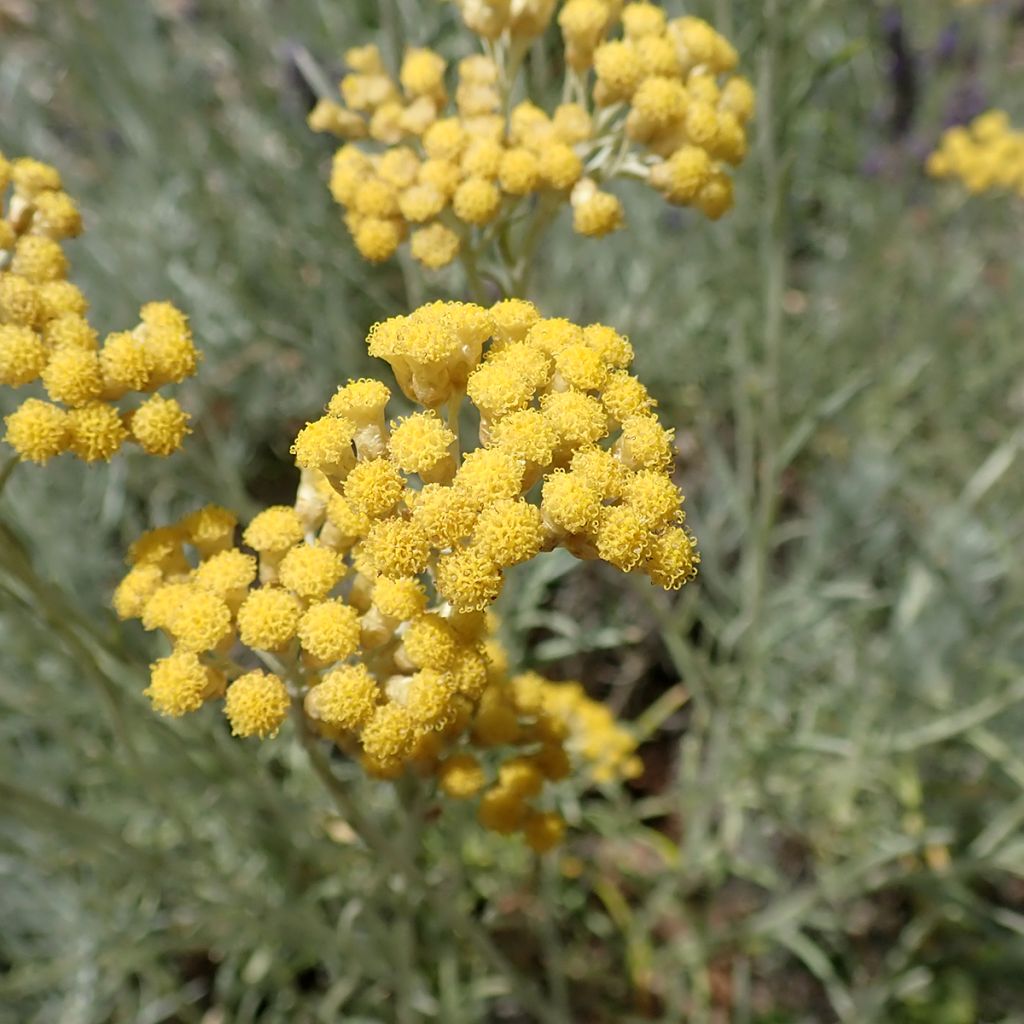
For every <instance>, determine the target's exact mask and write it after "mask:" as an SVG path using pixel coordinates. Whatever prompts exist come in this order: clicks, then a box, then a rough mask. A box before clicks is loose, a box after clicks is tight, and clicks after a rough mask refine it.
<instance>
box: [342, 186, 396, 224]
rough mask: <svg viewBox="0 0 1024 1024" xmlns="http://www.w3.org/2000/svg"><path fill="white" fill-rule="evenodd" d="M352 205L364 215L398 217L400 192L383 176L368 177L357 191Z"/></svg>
mask: <svg viewBox="0 0 1024 1024" xmlns="http://www.w3.org/2000/svg"><path fill="white" fill-rule="evenodd" d="M352 207H353V209H354V210H355V211H356V213H359V214H361V215H362V216H364V217H384V218H386V217H396V216H398V193H397V192H396V191H395V189H394V188H393V187H392V186H391V185H389V184H388V183H387V182H386V181H384V180H382V179H381V178H368V179H367V180H366V181H364V182H363V183H362V184H361V185H360V186H359V188H358V190H357V191H356V197H355V202H354V203H353V204H352Z"/></svg>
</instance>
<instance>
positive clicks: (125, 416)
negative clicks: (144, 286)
mask: <svg viewBox="0 0 1024 1024" xmlns="http://www.w3.org/2000/svg"><path fill="white" fill-rule="evenodd" d="M9 186H10V188H11V194H10V198H9V200H8V202H7V203H6V204H4V202H3V196H4V193H6V192H7V190H8V187H9ZM81 228H82V222H81V217H80V215H79V212H78V208H77V206H76V205H75V203H74V201H73V200H72V199H71V197H70V196H68V194H67V193H66V192H64V191H63V189H62V187H61V179H60V174H59V173H58V172H57V171H56V169H54V168H53V167H51V166H49V165H48V164H44V163H40V162H39V161H37V160H32V159H29V158H22V159H18V160H13V161H8V160H7V159H5V158H4V157H3V156H2V155H0V385H5V386H7V387H11V388H21V387H24V386H27V385H33V384H36V383H37V382H38V383H40V384H41V385H42V390H43V392H44V393H45V394H46V398H47V399H48V400H44V399H43V398H40V397H30V398H27V399H25V400H24V401H23V402H22V404H21V405H20V406H19V407H18V408H17V409H16V410H15V411H14V412H12V413H11V414H10V415H9V416H7V417H6V419H5V423H6V427H7V430H6V435H5V440H6V441H7V443H8V444H10V445H11V447H12V448H14V450H15V451H16V452H17V454H18V456H19V457H20V458H21V459H22V460H24V461H31V462H40V463H45V462H47V461H48V460H49V459H51V458H53V457H54V456H55V455H59V454H61V453H62V452H70V453H71V454H73V455H75V456H77V457H78V458H80V459H84V460H85V461H87V462H96V461H99V460H107V459H109V458H110V457H111V456H112V455H113V454H114V453H115V452H117V451H118V449H119V448H120V447H121V446H122V444H124V443H125V442H126V441H129V440H131V441H134V442H135V443H137V444H138V445H139V446H140V447H141V448H142V449H143V450H144V451H146V452H147V453H149V454H150V455H169V454H170V453H171V452H173V451H176V450H177V449H178V448H179V447H180V445H181V442H182V440H183V438H184V437H185V435H186V434H187V433H188V416H187V415H186V413H185V411H184V410H183V409H182V408H181V406H180V405H179V404H178V403H177V401H175V400H174V399H173V398H164V397H162V396H160V395H158V394H154V392H156V391H157V390H158V389H159V388H161V387H163V386H164V385H166V384H174V383H178V382H179V381H181V380H183V379H184V378H185V377H188V376H190V375H191V374H193V373H194V372H195V369H196V363H197V360H198V354H197V352H196V349H195V346H194V345H193V343H192V336H191V332H190V331H189V328H188V322H187V320H186V318H185V316H184V315H183V314H182V313H180V312H179V311H178V310H177V309H175V307H174V306H172V305H171V304H170V303H167V302H151V303H149V304H147V305H145V306H143V307H142V310H141V312H140V314H139V316H140V320H141V322H140V323H139V324H138V325H137V326H136V327H135V328H134V329H133V330H131V331H121V332H117V333H114V334H108V335H107V337H106V338H105V340H104V341H103V344H102V345H101V344H100V342H99V338H98V336H97V334H96V331H95V330H94V329H93V328H92V326H91V325H90V324H89V321H88V320H87V319H86V313H87V310H88V302H87V301H86V299H85V296H84V295H83V294H82V293H81V291H80V290H79V289H78V288H76V287H75V285H73V284H71V283H70V282H69V281H68V280H67V271H68V261H67V257H66V256H65V254H64V250H63V246H62V244H61V243H62V242H63V241H65V240H66V239H69V238H73V237H75V236H76V235H78V234H79V233H80V232H81ZM136 393H141V394H143V395H147V396H148V397H146V398H145V399H144V400H143V401H141V402H139V403H136V404H134V405H132V406H128V405H126V404H125V400H126V399H127V398H128V397H129V396H130V395H133V394H136Z"/></svg>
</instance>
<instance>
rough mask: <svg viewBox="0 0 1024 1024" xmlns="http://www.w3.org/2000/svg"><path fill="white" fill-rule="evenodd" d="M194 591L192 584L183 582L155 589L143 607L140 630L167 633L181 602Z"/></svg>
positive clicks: (188, 597)
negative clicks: (161, 630) (159, 630)
mask: <svg viewBox="0 0 1024 1024" xmlns="http://www.w3.org/2000/svg"><path fill="white" fill-rule="evenodd" d="M194 590H195V588H194V587H193V586H192V584H191V583H187V582H185V581H184V580H179V581H176V582H172V583H163V584H162V585H161V586H159V587H157V588H156V590H154V591H153V593H152V594H151V595H150V597H149V599H148V600H147V601H146V603H145V604H144V605H143V608H142V628H143V629H147V630H153V629H163V630H166V631H167V632H168V633H169V632H170V631H171V625H172V623H173V622H174V617H175V615H177V614H178V610H179V609H180V608H181V606H182V604H183V602H185V601H187V600H189V599H190V598H191V596H192V594H193V591H194Z"/></svg>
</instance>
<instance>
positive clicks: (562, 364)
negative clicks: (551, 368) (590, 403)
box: [555, 341, 608, 391]
mask: <svg viewBox="0 0 1024 1024" xmlns="http://www.w3.org/2000/svg"><path fill="white" fill-rule="evenodd" d="M555 370H556V372H557V374H558V377H559V378H560V379H561V382H562V383H563V385H565V384H568V385H569V386H570V387H573V388H576V389H578V390H580V391H597V390H598V389H600V388H603V387H604V385H605V383H606V381H607V380H608V368H607V367H606V366H605V363H604V360H603V359H602V358H601V356H600V354H599V353H597V352H595V351H594V350H593V349H592V348H591V347H590V346H589V345H587V344H586V342H585V341H584V342H580V343H578V344H573V345H566V346H565V348H563V349H559V351H558V352H556V353H555ZM556 386H557V383H556Z"/></svg>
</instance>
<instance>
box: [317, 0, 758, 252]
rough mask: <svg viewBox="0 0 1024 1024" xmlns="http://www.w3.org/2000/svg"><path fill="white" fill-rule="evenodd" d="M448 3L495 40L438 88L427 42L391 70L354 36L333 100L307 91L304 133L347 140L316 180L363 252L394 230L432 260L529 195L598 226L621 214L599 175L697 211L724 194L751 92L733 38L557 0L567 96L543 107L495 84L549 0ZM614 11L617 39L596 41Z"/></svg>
mask: <svg viewBox="0 0 1024 1024" xmlns="http://www.w3.org/2000/svg"><path fill="white" fill-rule="evenodd" d="M459 6H460V9H461V11H462V14H463V16H464V18H465V20H466V23H467V25H468V26H469V27H470V28H471V29H473V30H474V31H476V32H478V33H479V34H480V35H482V36H483V37H484V39H485V41H493V40H499V41H500V43H499V48H498V49H495V46H494V45H492V43H491V42H487V46H488V49H489V52H488V53H487V54H479V55H474V56H470V57H466V58H464V59H462V60H461V61H460V62H459V65H458V74H457V77H456V82H455V87H454V91H453V92H454V97H453V99H452V97H451V96H450V95H449V89H448V86H447V83H446V76H447V65H446V62H445V60H444V59H443V58H442V57H441V56H440V55H439V54H437V53H435V52H434V51H432V50H428V49H422V48H415V49H409V50H408V51H406V54H405V57H404V60H403V62H402V66H401V70H400V73H399V78H398V81H397V82H396V81H395V80H393V79H392V78H391V77H390V76H389V75H388V73H387V71H386V70H385V67H384V64H383V61H382V59H381V56H380V53H379V52H378V51H377V49H376V47H374V46H365V47H360V48H358V49H354V50H350V51H349V52H348V53H347V54H346V62H347V64H348V66H349V68H350V72H349V74H347V75H346V76H345V77H344V78H343V79H342V81H341V83H340V92H341V98H342V103H338V102H336V101H334V100H328V99H324V100H321V101H320V103H318V105H317V106H316V108H315V109H314V110H313V112H312V113H311V114H310V118H309V123H310V126H311V127H312V128H313V129H314V130H315V131H323V132H330V133H333V134H335V135H337V136H339V137H341V138H344V139H346V140H348V144H347V145H345V146H343V147H342V148H341V149H339V150H338V151H337V153H336V154H335V158H334V164H333V168H332V173H331V182H330V187H331V193H332V195H333V196H334V198H335V200H336V201H337V202H338V203H339V204H340V205H341V206H342V207H344V209H345V211H346V213H345V223H346V225H347V227H348V229H349V231H350V232H351V234H352V236H353V239H354V241H355V244H356V247H357V248H358V250H359V252H360V253H361V254H362V255H363V256H364V257H365V258H366V259H367V260H370V261H371V262H380V261H382V260H386V259H388V258H389V257H391V256H392V255H393V254H394V253H395V251H396V250H397V249H398V247H399V246H400V245H401V244H402V242H403V241H404V240H405V239H406V238H408V239H409V244H410V251H411V253H412V255H413V257H414V258H415V259H416V260H418V261H419V262H420V263H421V264H423V265H424V266H426V267H429V268H438V267H443V266H445V265H446V264H448V263H450V262H451V261H452V260H453V259H455V258H456V256H458V255H459V254H460V252H468V251H471V250H472V251H475V250H479V249H481V248H482V247H484V246H485V245H487V244H488V243H489V242H491V241H493V240H494V239H496V238H498V237H499V236H501V235H502V234H503V232H504V229H505V228H506V227H508V226H510V225H512V224H514V223H517V222H518V221H519V220H522V214H523V207H524V204H525V203H526V201H527V200H528V199H529V197H531V196H535V195H539V196H540V197H541V199H542V201H543V202H542V205H543V207H544V211H545V216H550V215H551V213H553V212H554V211H555V210H557V208H558V207H559V206H560V205H563V204H566V203H568V204H569V205H570V206H571V208H572V212H573V226H574V228H575V230H576V231H577V232H578V233H580V234H583V235H588V236H592V237H599V236H602V235H605V234H607V233H608V232H610V231H613V230H615V229H616V228H618V227H620V226H621V225H622V223H623V208H622V204H621V202H620V200H619V199H618V197H617V196H615V195H614V194H613V193H611V192H609V191H607V189H606V188H605V187H604V186H605V185H606V184H607V183H608V182H610V181H612V180H615V179H618V178H624V177H625V178H635V179H640V180H643V181H647V182H649V183H650V184H651V185H652V186H653V187H654V188H656V189H657V190H658V191H659V192H660V193H661V194H662V195H663V196H664V197H665V198H666V199H667V200H668V201H669V202H670V203H675V204H680V205H692V206H694V207H696V208H698V209H699V210H701V211H702V212H703V213H704V214H705V215H707V216H708V217H711V218H717V217H719V216H721V215H722V214H723V213H724V212H725V211H726V210H727V209H729V207H730V206H731V205H732V183H731V179H730V178H729V176H728V174H727V173H726V170H725V168H726V166H727V165H729V164H738V163H739V162H740V161H742V159H743V157H744V155H745V152H746V132H745V125H746V124H747V122H748V121H749V119H750V118H751V116H752V115H753V107H754V94H753V89H752V88H751V86H750V84H749V82H747V80H746V79H744V78H741V77H738V76H729V77H726V76H727V74H728V72H731V71H732V70H733V68H734V67H735V65H736V62H737V57H736V52H735V50H734V49H733V48H732V46H731V45H730V44H729V43H728V42H727V41H726V40H725V39H724V38H723V37H722V36H721V35H719V34H718V33H716V32H715V31H714V29H712V28H711V26H710V25H708V24H707V22H704V21H702V20H700V19H699V18H692V17H686V18H677V19H674V20H671V21H669V20H667V19H666V17H665V14H664V12H663V11H662V10H661V9H660V8H658V7H656V6H655V5H653V4H650V3H630V4H626V6H625V7H624V8H623V7H622V5H621V4H620V3H613V2H609V0H568V2H567V3H565V4H564V5H563V6H562V8H561V10H560V12H559V15H558V21H559V24H560V26H561V28H562V33H563V36H564V38H565V45H566V58H567V63H568V65H569V69H570V70H569V72H568V74H569V76H570V79H569V81H568V82H567V90H566V91H567V93H568V94H569V95H570V97H571V102H563V103H562V104H561V105H559V106H558V107H556V108H555V109H554V110H553V111H552V112H551V113H550V114H549V113H548V112H546V111H545V110H543V109H542V108H541V107H539V106H537V105H535V104H534V103H533V102H530V101H529V100H524V101H522V102H520V103H518V104H516V105H514V106H511V105H510V103H509V101H508V98H509V95H510V93H511V90H512V83H511V81H510V76H511V75H513V73H514V71H515V69H516V67H517V66H518V59H519V57H521V50H517V47H520V48H521V46H522V44H523V43H524V42H528V41H529V39H531V38H532V37H533V36H534V35H536V34H538V33H539V32H542V31H543V30H544V28H545V27H546V25H547V24H548V22H549V21H550V20H551V18H552V15H553V12H554V8H555V4H554V3H553V2H550V0H533V2H529V0H527V2H518V3H512V4H509V3H508V2H493V3H492V2H486V0H464V2H461V3H460V4H459ZM619 21H621V23H622V27H623V36H622V38H620V39H614V40H610V39H608V38H607V36H608V34H609V33H610V31H611V30H612V29H613V27H614V26H615V25H616V24H617V23H618V22H619ZM496 58H497V59H496ZM591 69H592V70H593V83H592V85H591V82H590V80H589V79H588V76H589V75H590V72H591ZM361 140H362V141H363V142H364V144H357V143H359V142H360V141H361ZM365 143H369V145H366V144H365ZM373 144H376V146H374V145H373Z"/></svg>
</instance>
